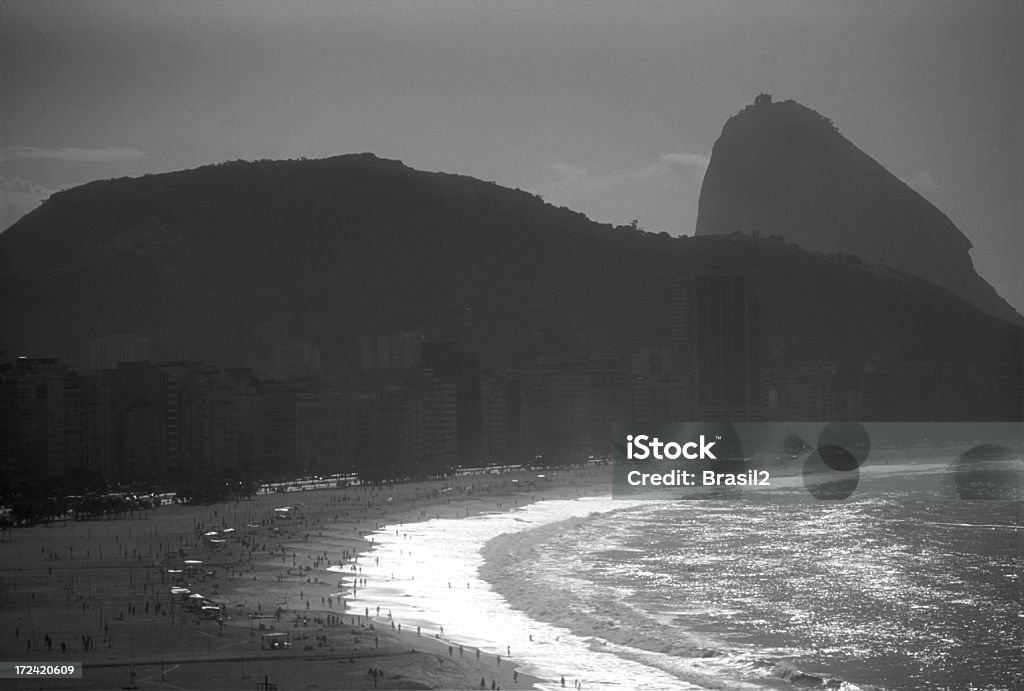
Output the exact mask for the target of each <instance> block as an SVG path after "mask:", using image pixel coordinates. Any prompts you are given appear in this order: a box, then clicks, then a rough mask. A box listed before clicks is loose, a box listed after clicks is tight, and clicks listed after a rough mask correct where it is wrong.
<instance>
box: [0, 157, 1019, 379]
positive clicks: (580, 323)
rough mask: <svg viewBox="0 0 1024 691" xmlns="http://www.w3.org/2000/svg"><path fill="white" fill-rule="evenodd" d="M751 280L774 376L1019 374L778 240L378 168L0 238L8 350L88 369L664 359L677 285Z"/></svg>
mask: <svg viewBox="0 0 1024 691" xmlns="http://www.w3.org/2000/svg"><path fill="white" fill-rule="evenodd" d="M709 267H716V268H721V267H726V268H728V267H734V268H741V269H755V270H756V271H757V272H758V275H759V286H760V292H761V298H760V304H761V310H762V312H761V323H762V326H761V333H762V340H763V343H762V347H763V349H764V350H765V353H766V364H769V365H770V364H772V363H773V362H775V363H781V364H790V365H792V364H804V363H828V364H843V363H850V362H853V363H897V362H909V361H914V362H955V363H957V365H958V366H977V367H981V368H996V367H998V368H1001V371H1003V372H1006V371H1009V372H1011V373H1014V372H1015V373H1018V374H1019V372H1020V359H1021V329H1020V328H1018V327H1016V326H1014V325H1011V324H1010V323H1008V322H1006V321H1004V320H1002V319H999V318H997V317H994V316H992V315H990V314H988V313H986V312H984V311H982V310H980V309H978V308H977V307H976V306H974V305H972V304H969V303H968V302H967V301H965V300H964V299H962V298H961V297H958V296H956V295H954V294H952V293H951V292H948V291H947V290H945V289H943V288H940V287H938V286H936V285H934V284H933V283H930V282H928V281H926V280H923V279H921V278H917V277H914V276H911V275H909V274H907V273H903V272H901V271H898V270H896V269H895V268H893V267H891V266H889V267H884V266H873V265H869V264H867V263H865V262H863V261H862V260H861V259H859V258H857V257H855V256H851V255H850V254H841V253H840V254H835V255H832V256H824V255H822V254H820V253H812V252H809V251H807V250H804V249H801V248H799V247H795V246H793V245H792V244H790V243H789V242H788V236H787V240H786V241H783V240H780V239H778V238H769V237H765V236H764V235H762V236H761V237H756V238H755V237H750V236H745V235H740V234H729V235H710V236H704V237H696V238H673V237H670V236H668V235H667V234H664V233H660V234H653V233H647V232H644V231H642V230H638V229H636V228H632V227H612V226H609V225H602V224H598V223H594V222H592V221H590V220H589V219H587V218H586V217H585V216H583V215H582V214H580V213H577V212H574V211H570V210H568V209H564V208H556V207H554V206H552V205H550V204H547V203H545V202H544V201H543V200H542V199H540V198H539V197H537V196H536V195H532V194H529V193H527V192H523V191H519V190H511V189H507V188H503V187H500V186H498V185H496V184H493V183H487V182H481V181H479V180H475V179H473V178H469V177H465V176H460V175H451V174H443V173H428V172H422V171H417V170H414V169H411V168H409V167H407V166H405V165H403V164H402V163H400V162H398V161H391V160H384V159H380V158H377V157H375V156H373V155H370V154H357V155H346V156H337V157H333V158H327V159H322V160H292V161H258V162H232V163H225V164H220V165H212V166H206V167H202V168H198V169H194V170H186V171H180V172H173V173H166V174H160V175H147V176H145V177H141V178H134V179H128V178H122V179H116V180H105V181H98V182H93V183H89V184H86V185H82V186H80V187H77V188H74V189H70V190H67V191H64V192H60V193H58V194H55V195H53V196H52V197H51V198H50V199H49V200H48V201H47V202H45V203H44V204H43V205H42V206H41V207H39V208H38V209H36V210H35V211H34V212H32V213H30V214H29V215H27V216H26V217H24V218H23V219H21V220H20V221H19V222H18V223H16V224H15V225H14V226H13V227H11V228H10V229H9V230H8V231H7V232H5V233H3V234H2V235H0V289H2V291H3V295H4V300H3V302H2V307H0V319H2V322H3V323H4V324H5V329H4V331H5V334H4V338H3V343H2V344H0V347H3V348H5V349H8V350H15V351H18V352H27V353H31V354H33V355H39V356H56V357H60V358H62V359H65V360H67V361H69V362H71V363H77V364H82V363H83V362H84V360H85V354H86V351H87V343H88V340H89V339H90V338H95V337H97V336H101V335H104V334H107V333H120V332H127V333H136V334H140V335H143V336H145V337H147V338H149V339H150V343H151V347H152V351H153V353H154V356H155V357H157V358H160V359H165V360H170V359H180V358H185V357H188V358H193V359H203V360H207V361H211V362H220V363H225V364H259V363H263V362H266V361H268V359H269V357H270V353H271V352H272V348H273V345H274V344H275V343H279V342H282V341H283V340H285V339H289V338H299V339H304V340H308V341H310V342H312V343H315V344H317V345H319V346H320V347H321V349H322V351H323V353H324V362H325V366H326V367H327V368H328V369H331V370H333V371H346V370H349V369H352V368H354V367H356V366H357V365H358V343H359V338H360V336H361V335H363V334H371V333H394V332H399V331H420V332H423V333H426V334H429V335H430V336H431V337H432V338H437V339H441V340H447V341H451V342H454V343H457V344H459V347H460V348H462V349H464V350H467V351H472V352H476V353H479V354H480V356H481V358H482V361H483V363H484V364H485V366H489V367H501V366H509V367H513V366H522V365H525V364H530V363H532V362H534V360H535V358H536V357H537V356H538V355H546V354H569V355H579V356H584V357H594V356H597V357H626V356H628V354H629V353H630V352H631V351H633V350H635V349H636V348H639V347H642V346H667V345H668V344H669V343H670V330H671V329H670V321H671V316H672V315H671V300H670V296H671V292H672V285H673V281H674V280H676V279H677V278H678V277H679V276H680V275H682V274H683V273H685V272H699V271H702V270H704V269H707V268H709Z"/></svg>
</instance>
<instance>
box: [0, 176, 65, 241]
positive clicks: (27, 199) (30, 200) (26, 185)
mask: <svg viewBox="0 0 1024 691" xmlns="http://www.w3.org/2000/svg"><path fill="white" fill-rule="evenodd" d="M56 191H57V190H51V189H48V188H46V187H43V186H42V185H38V184H36V183H34V182H32V181H31V180H25V179H24V178H7V177H3V176H0V230H6V229H7V228H8V226H11V225H12V224H14V222H15V221H17V220H18V219H19V218H21V217H22V216H24V215H25V214H27V213H28V212H29V211H32V210H33V209H35V208H36V207H37V206H39V205H40V204H41V203H43V201H44V200H45V199H46V198H47V197H49V196H50V195H51V194H53V193H54V192H56Z"/></svg>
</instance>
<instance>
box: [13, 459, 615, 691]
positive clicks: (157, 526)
mask: <svg viewBox="0 0 1024 691" xmlns="http://www.w3.org/2000/svg"><path fill="white" fill-rule="evenodd" d="M544 474H545V475H546V477H545V478H543V479H540V478H538V477H537V473H535V472H526V471H521V472H516V473H504V474H501V475H473V476H464V477H460V478H452V479H449V480H447V481H431V482H418V483H404V484H397V485H389V486H382V487H352V488H346V489H331V490H315V491H305V492H292V493H288V494H270V495H261V496H258V497H255V498H253V499H252V500H249V501H240V502H231V503H224V504H216V505H208V506H181V505H170V506H163V507H161V508H159V509H156V510H152V511H148V512H145V513H136V514H135V515H134V516H130V517H126V518H124V519H115V520H94V521H67V522H59V523H55V524H51V525H45V526H34V527H31V528H19V529H15V530H14V531H12V532H10V533H7V534H5V536H4V539H5V541H4V542H3V543H0V621H2V622H3V623H2V624H0V657H2V659H3V660H4V661H8V662H23V661H24V662H29V661H34V662H49V663H59V662H68V661H77V662H82V663H84V674H83V677H84V678H83V679H78V680H31V681H25V682H19V681H11V680H7V681H5V682H4V685H5V686H11V687H12V688H68V689H72V688H74V689H107V688H122V687H129V686H132V685H135V686H138V687H139V688H153V687H156V688H161V687H164V688H175V689H235V688H237V689H243V688H244V689H254V688H256V687H257V684H258V683H260V682H264V681H266V682H269V683H270V684H277V689H278V690H279V691H285V690H287V689H311V688H322V689H330V688H344V689H372V688H379V689H418V688H419V689H422V688H440V689H479V688H480V687H481V686H480V685H481V682H483V684H484V688H488V689H489V688H492V683H493V685H494V687H495V688H497V687H499V686H500V688H502V689H527V688H531V687H532V685H533V684H534V682H535V681H536V680H535V679H533V678H531V677H529V676H528V675H525V674H522V673H521V672H520V671H519V670H518V666H519V664H520V663H521V661H517V660H516V659H515V657H513V658H512V659H507V660H502V664H501V665H498V664H497V660H496V659H495V657H494V656H493V655H487V654H483V655H481V656H480V657H479V658H477V657H476V655H475V649H474V648H470V647H469V646H466V647H465V650H464V655H463V656H461V657H460V655H459V652H458V650H459V645H460V641H459V632H458V631H446V632H445V634H444V635H443V636H441V635H440V634H439V632H434V631H423V635H422V636H417V634H416V631H415V626H410V625H407V626H405V627H403V631H402V632H401V633H399V632H398V629H397V625H396V626H395V627H394V628H393V627H392V624H393V623H395V624H398V623H401V622H393V621H392V620H389V619H388V618H387V616H386V615H385V616H380V617H378V616H375V615H376V611H375V610H370V614H371V615H374V616H371V617H367V616H365V612H366V610H362V611H360V612H352V611H346V610H345V601H346V600H347V599H349V598H351V597H352V588H353V587H354V586H355V585H357V583H358V582H357V579H358V578H360V577H361V576H360V572H359V558H360V556H361V555H364V553H365V552H366V550H367V549H368V548H369V546H370V545H369V543H368V540H369V539H371V538H369V537H368V536H369V534H370V533H372V532H373V531H375V530H377V529H379V528H380V527H382V526H384V525H394V524H401V523H412V522H416V521H422V520H428V519H431V518H435V517H441V518H464V517H466V516H472V515H477V514H479V513H481V512H484V511H496V510H509V509H512V508H515V507H516V506H522V505H524V504H527V503H530V502H533V501H538V500H543V499H555V498H573V497H577V496H583V495H586V494H596V493H604V492H608V491H609V489H610V484H609V482H608V475H607V469H605V468H592V469H587V470H563V471H557V472H554V473H552V472H547V473H544ZM285 507H293V508H291V509H290V510H289V511H287V512H279V511H276V509H283V508H285ZM282 514H287V515H288V516H289V517H288V518H284V517H282ZM246 526H257V527H251V528H247V527H246ZM225 529H234V532H233V533H228V534H227V535H225V534H224V533H223V531H224V530H225ZM214 531H218V532H220V535H218V536H217V537H216V538H215V539H226V542H224V543H211V542H210V541H209V539H207V538H206V537H204V534H205V533H208V532H214ZM211 537H213V536H211ZM363 558H364V559H365V558H366V557H365V556H363ZM186 560H188V561H201V562H202V563H201V564H192V565H191V568H189V565H187V564H186ZM353 566H354V567H355V569H356V570H355V572H354V573H353V571H352V568H353ZM328 568H331V569H332V570H330V571H328V570H327V569H328ZM179 570H180V573H178V571H179ZM175 585H180V586H184V587H188V588H189V589H190V590H191V592H192V593H199V594H201V595H203V596H204V597H206V598H208V599H210V600H213V601H216V602H217V603H218V604H222V605H223V606H224V610H223V614H222V616H221V618H220V620H218V619H217V618H210V619H203V618H201V617H200V616H199V615H198V613H195V612H192V611H189V609H188V608H187V607H186V606H185V605H184V604H183V603H179V602H173V601H172V595H171V588H172V587H173V586H175ZM261 627H262V628H261ZM265 634H277V635H276V636H265ZM281 634H287V637H288V638H289V639H290V645H289V646H288V647H287V648H286V649H279V650H271V649H265V648H266V647H268V646H269V641H270V640H271V639H272V638H283V637H284V636H282V635H281ZM48 641H49V642H48ZM449 646H452V648H451V650H449ZM371 670H377V672H378V673H377V674H376V675H374V674H371ZM133 673H134V675H133ZM375 677H376V678H375ZM515 677H518V678H515ZM375 684H376V685H375Z"/></svg>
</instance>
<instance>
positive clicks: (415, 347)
mask: <svg viewBox="0 0 1024 691" xmlns="http://www.w3.org/2000/svg"><path fill="white" fill-rule="evenodd" d="M423 340H424V339H423V334H420V333H398V334H389V335H386V336H363V338H362V341H361V346H362V358H361V359H362V366H363V369H364V370H375V369H391V370H401V369H409V368H410V367H416V366H418V365H419V364H420V350H421V348H422V346H423Z"/></svg>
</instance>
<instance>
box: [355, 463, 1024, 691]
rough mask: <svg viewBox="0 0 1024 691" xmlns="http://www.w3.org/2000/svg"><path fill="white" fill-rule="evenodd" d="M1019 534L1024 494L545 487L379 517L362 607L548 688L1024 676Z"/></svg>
mask: <svg viewBox="0 0 1024 691" xmlns="http://www.w3.org/2000/svg"><path fill="white" fill-rule="evenodd" d="M887 470H888V471H889V472H892V469H891V468H889V469H887ZM1022 548H1024V511H1022V505H1021V503H1020V502H1008V501H1005V502H1004V501H899V500H892V499H885V498H872V499H868V500H864V501H853V500H848V501H841V502H819V501H749V500H744V499H737V500H725V499H719V500H715V499H710V500H701V501H657V500H645V499H630V500H616V499H612V498H610V497H589V498H582V499H576V500H548V501H542V502H537V503H534V504H529V505H527V506H523V507H521V508H515V509H513V510H511V511H508V510H504V507H503V510H500V511H495V512H494V513H488V514H483V515H479V516H475V517H469V518H461V519H454V518H453V519H444V518H442V519H435V520H428V521H425V522H421V523H414V524H407V525H403V526H388V527H387V528H385V529H383V530H381V531H379V532H378V533H376V534H375V536H374V549H373V550H372V552H371V553H369V554H368V555H367V556H364V557H362V558H361V559H360V567H361V568H362V569H363V573H362V574H361V576H362V577H365V578H367V587H366V588H363V589H361V590H360V591H359V592H358V596H357V598H356V599H355V600H352V601H350V603H349V605H350V610H349V611H351V612H355V613H360V614H361V613H366V612H368V613H369V614H370V615H371V616H373V617H374V618H375V619H376V620H377V621H378V622H379V623H378V625H389V624H395V625H396V626H397V624H401V625H402V626H403V630H404V631H409V632H413V631H415V630H416V627H417V626H418V627H420V632H421V635H424V636H434V637H438V638H441V639H444V640H447V641H449V642H450V643H451V644H452V645H453V646H455V648H454V649H455V650H458V646H460V645H461V646H462V654H464V655H475V654H476V649H477V648H479V649H480V651H481V655H482V656H486V659H494V660H495V661H496V656H498V655H501V656H502V658H507V657H508V656H509V654H511V657H512V658H514V660H515V661H516V664H517V665H519V666H520V668H521V669H523V671H526V672H528V673H531V674H533V675H536V676H538V677H540V678H542V679H544V680H545V681H544V683H543V684H542V687H543V688H545V689H560V688H563V687H562V678H563V677H564V679H565V688H576V687H577V685H578V686H579V687H580V688H584V689H609V690H610V689H637V688H644V689H695V688H727V689H734V688H735V689H742V688H752V689H754V688H780V689H785V688H836V689H858V688H859V689H876V688H883V689H888V688H896V689H916V688H921V689H924V688H927V689H944V688H949V689H1007V688H1022V687H1024V654H1022V650H1024V584H1022V574H1024V549H1022ZM378 606H379V607H380V608H381V609H380V612H379V613H378V611H377V609H376V608H377V607H378ZM442 627H443V631H442ZM456 654H458V653H456ZM504 664H508V661H507V660H506V661H505V662H504Z"/></svg>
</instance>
